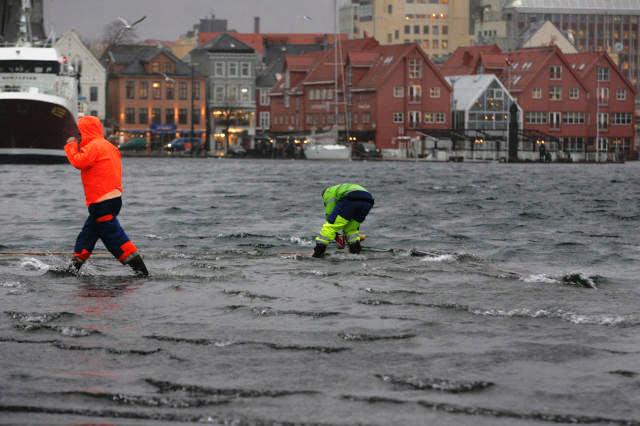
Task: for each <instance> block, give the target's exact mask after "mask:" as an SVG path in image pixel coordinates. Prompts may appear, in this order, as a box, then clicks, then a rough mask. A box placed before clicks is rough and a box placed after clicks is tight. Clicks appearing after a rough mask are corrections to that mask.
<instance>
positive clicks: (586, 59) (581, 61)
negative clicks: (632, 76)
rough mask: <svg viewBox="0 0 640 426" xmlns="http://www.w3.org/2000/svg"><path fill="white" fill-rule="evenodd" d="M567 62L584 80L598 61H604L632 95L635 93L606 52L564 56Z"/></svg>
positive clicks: (631, 85) (629, 82)
mask: <svg viewBox="0 0 640 426" xmlns="http://www.w3.org/2000/svg"><path fill="white" fill-rule="evenodd" d="M565 56H566V57H567V62H569V63H570V64H571V67H572V68H573V69H574V70H575V72H576V73H577V74H578V75H579V76H580V77H581V78H582V79H583V80H584V78H585V77H586V76H587V75H588V74H589V73H590V72H591V70H592V69H593V67H595V66H596V64H597V63H598V62H600V59H604V60H605V61H607V62H608V63H609V66H610V67H611V68H612V69H613V70H614V71H615V72H616V73H617V74H618V75H619V76H620V78H621V79H622V81H624V82H625V84H626V85H627V86H628V87H629V88H630V89H631V91H632V93H634V94H635V93H636V89H635V86H634V85H633V83H631V81H629V79H628V78H627V77H626V76H625V75H624V74H623V73H622V71H620V68H619V67H618V66H617V65H616V63H615V62H614V61H613V59H611V56H609V54H608V53H607V52H581V53H572V54H568V55H565Z"/></svg>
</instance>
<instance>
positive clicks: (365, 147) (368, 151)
mask: <svg viewBox="0 0 640 426" xmlns="http://www.w3.org/2000/svg"><path fill="white" fill-rule="evenodd" d="M353 158H354V159H358V160H369V159H374V158H375V159H379V158H382V151H380V149H379V148H378V147H377V146H376V145H375V144H374V143H371V142H358V143H357V144H356V146H355V147H353Z"/></svg>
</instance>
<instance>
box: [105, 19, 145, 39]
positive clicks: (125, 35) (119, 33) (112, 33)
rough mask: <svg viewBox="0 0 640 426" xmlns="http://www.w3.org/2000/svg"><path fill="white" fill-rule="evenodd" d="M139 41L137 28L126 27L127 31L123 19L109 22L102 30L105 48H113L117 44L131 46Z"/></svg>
mask: <svg viewBox="0 0 640 426" xmlns="http://www.w3.org/2000/svg"><path fill="white" fill-rule="evenodd" d="M137 40H138V35H137V34H136V30H135V28H132V27H131V26H129V27H126V31H125V24H124V23H123V21H122V20H121V18H119V19H114V20H113V21H111V22H109V23H108V24H107V25H105V27H104V29H103V30H102V39H101V41H102V43H104V45H105V46H112V45H114V44H116V43H122V44H131V43H135V42H136V41H137Z"/></svg>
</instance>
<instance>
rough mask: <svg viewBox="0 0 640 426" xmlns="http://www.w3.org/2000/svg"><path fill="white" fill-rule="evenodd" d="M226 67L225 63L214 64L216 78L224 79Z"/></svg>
mask: <svg viewBox="0 0 640 426" xmlns="http://www.w3.org/2000/svg"><path fill="white" fill-rule="evenodd" d="M225 70H226V67H225V63H224V62H214V64H213V76H214V77H224V76H225V75H226V73H225Z"/></svg>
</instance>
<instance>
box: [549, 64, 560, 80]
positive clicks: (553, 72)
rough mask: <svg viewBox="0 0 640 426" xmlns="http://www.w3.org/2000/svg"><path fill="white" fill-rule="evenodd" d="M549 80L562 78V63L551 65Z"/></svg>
mask: <svg viewBox="0 0 640 426" xmlns="http://www.w3.org/2000/svg"><path fill="white" fill-rule="evenodd" d="M549 80H562V65H550V66H549Z"/></svg>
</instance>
